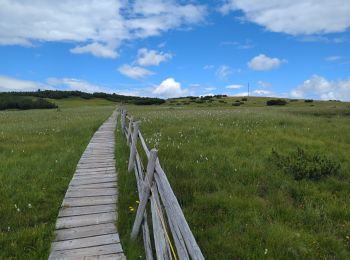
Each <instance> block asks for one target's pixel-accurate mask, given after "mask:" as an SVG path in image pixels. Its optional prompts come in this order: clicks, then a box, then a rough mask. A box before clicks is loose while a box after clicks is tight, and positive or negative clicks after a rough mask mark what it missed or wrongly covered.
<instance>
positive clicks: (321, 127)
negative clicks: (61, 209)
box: [118, 98, 350, 259]
mask: <svg viewBox="0 0 350 260" xmlns="http://www.w3.org/2000/svg"><path fill="white" fill-rule="evenodd" d="M236 99H237V98H221V99H214V101H212V102H210V103H208V102H205V103H194V102H190V101H189V100H188V99H182V100H173V101H172V100H170V101H168V102H167V104H166V105H163V106H153V107H137V106H129V107H127V109H128V111H129V113H130V114H132V115H134V116H136V117H137V118H138V119H140V120H141V126H140V127H141V131H142V133H143V135H144V137H145V138H147V142H148V145H149V147H150V148H152V147H153V146H155V145H157V146H158V149H159V157H160V161H161V164H162V166H163V168H164V169H165V172H166V173H167V175H168V178H169V181H170V183H171V185H172V187H173V189H174V191H175V194H176V195H177V197H178V200H179V202H180V204H181V206H182V208H183V211H184V213H185V216H186V218H187V220H188V222H189V224H190V227H191V229H192V231H193V233H194V235H195V237H196V238H197V240H198V243H199V245H200V247H201V248H202V251H203V253H204V255H205V256H206V258H207V259H263V258H267V259H349V258H350V196H349V194H350V176H349V172H350V161H349V151H350V107H349V103H341V102H336V101H331V102H316V101H315V102H311V103H306V102H304V101H303V100H300V101H292V102H289V103H288V104H287V106H281V107H267V106H266V105H265V103H266V100H267V99H268V98H249V100H248V101H246V102H244V104H242V105H240V106H233V105H232V103H234V102H236V101H235V100H236ZM220 100H224V101H225V103H224V102H222V101H220ZM119 138H120V140H122V139H121V138H122V137H121V135H120V133H119ZM124 141H125V140H124ZM297 148H302V149H304V151H305V152H307V153H308V154H313V155H320V156H326V157H327V158H328V159H330V160H332V161H334V162H336V163H338V164H339V165H340V170H339V173H338V174H336V175H335V176H328V177H325V178H321V179H320V180H317V181H316V180H310V179H303V180H296V179H294V178H293V177H292V176H291V175H289V174H287V173H285V172H284V171H282V169H280V168H279V167H277V165H276V164H275V162H274V161H273V160H272V159H271V158H272V157H271V155H272V150H273V149H274V150H275V151H277V152H278V153H280V154H283V155H289V154H290V153H293V152H295V151H296V149H297ZM118 149H119V148H118ZM118 152H119V158H121V159H120V160H119V162H118V166H119V168H121V169H120V177H119V178H120V185H123V186H127V187H126V188H125V187H124V190H128V191H129V192H128V194H131V195H129V196H122V195H120V196H119V205H120V209H119V210H120V211H121V213H120V219H119V223H118V224H119V226H127V225H129V226H131V224H132V221H130V218H133V214H134V213H133V212H130V211H129V206H132V207H137V204H136V202H135V200H136V199H137V197H136V195H135V193H134V192H133V191H135V190H136V186H134V189H132V188H131V187H130V185H135V183H134V182H133V179H134V175H133V174H127V173H126V167H125V161H126V160H127V158H128V150H127V148H126V147H124V148H120V149H119V150H118ZM123 164H124V167H123ZM120 165H121V166H120ZM122 188H123V187H122ZM121 194H122V193H121ZM121 233H122V239H123V241H127V237H128V233H127V231H126V230H125V231H123V232H121ZM127 243H129V242H128V241H127ZM133 247H134V245H131V246H130V248H133ZM127 249H128V248H127ZM131 251H132V250H131Z"/></svg>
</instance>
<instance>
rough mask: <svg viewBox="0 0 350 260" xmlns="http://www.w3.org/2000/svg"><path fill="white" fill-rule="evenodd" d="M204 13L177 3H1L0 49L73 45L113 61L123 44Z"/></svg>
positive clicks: (109, 0) (91, 0) (168, 0)
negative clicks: (49, 44) (7, 46)
mask: <svg viewBox="0 0 350 260" xmlns="http://www.w3.org/2000/svg"><path fill="white" fill-rule="evenodd" d="M73 10H74V11H73ZM205 14H206V8H205V7H204V6H203V5H196V4H182V3H178V2H176V1H173V0H144V1H132V2H129V1H124V0H104V1H96V0H65V1H44V0H36V1H22V0H12V1H10V0H1V8H0V28H1V30H0V45H35V43H36V42H73V43H78V44H79V46H77V47H75V48H73V49H72V50H71V52H72V53H91V54H92V55H95V56H98V57H105V58H115V57H117V51H116V50H117V48H118V47H119V46H120V44H121V43H122V42H123V41H125V40H135V39H138V38H145V37H149V36H156V35H159V34H161V33H162V32H165V31H168V30H170V29H174V28H179V27H181V26H187V25H191V24H195V23H199V22H201V21H203V18H204V17H205Z"/></svg>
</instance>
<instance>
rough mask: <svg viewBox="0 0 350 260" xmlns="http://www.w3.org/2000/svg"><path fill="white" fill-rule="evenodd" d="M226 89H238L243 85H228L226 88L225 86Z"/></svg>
mask: <svg viewBox="0 0 350 260" xmlns="http://www.w3.org/2000/svg"><path fill="white" fill-rule="evenodd" d="M226 88H229V89H238V88H243V85H237V84H233V85H228V86H226Z"/></svg>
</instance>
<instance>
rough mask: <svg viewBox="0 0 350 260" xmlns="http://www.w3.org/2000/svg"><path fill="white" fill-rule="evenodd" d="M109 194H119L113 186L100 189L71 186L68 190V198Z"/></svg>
mask: <svg viewBox="0 0 350 260" xmlns="http://www.w3.org/2000/svg"><path fill="white" fill-rule="evenodd" d="M75 187H76V186H75ZM107 195H117V191H116V189H113V188H100V189H79V188H75V189H73V188H69V189H68V190H67V192H66V198H75V197H94V196H107Z"/></svg>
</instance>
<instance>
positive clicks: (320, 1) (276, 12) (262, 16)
mask: <svg viewBox="0 0 350 260" xmlns="http://www.w3.org/2000/svg"><path fill="white" fill-rule="evenodd" d="M220 10H221V12H222V13H224V14H227V13H229V12H230V11H236V10H241V11H243V12H244V19H246V20H248V21H251V22H254V23H257V24H259V25H261V26H264V27H265V28H267V29H268V30H270V31H273V32H283V33H287V34H292V35H299V34H304V35H309V34H323V33H335V32H344V31H345V30H346V29H347V28H349V27H350V15H349V13H350V1H346V0H345V1H344V0H332V1H330V0H226V1H225V4H224V5H223V6H221V9H220Z"/></svg>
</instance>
